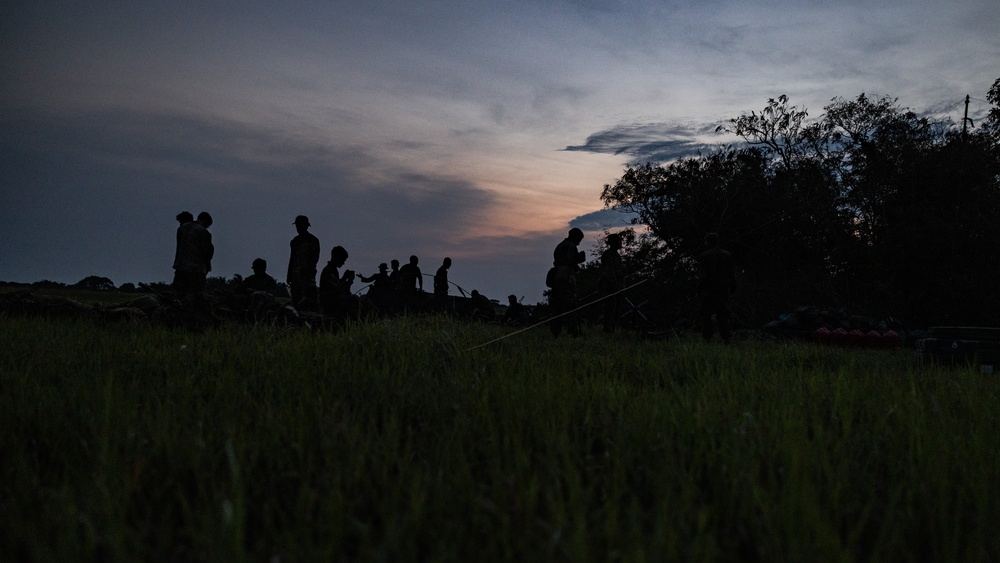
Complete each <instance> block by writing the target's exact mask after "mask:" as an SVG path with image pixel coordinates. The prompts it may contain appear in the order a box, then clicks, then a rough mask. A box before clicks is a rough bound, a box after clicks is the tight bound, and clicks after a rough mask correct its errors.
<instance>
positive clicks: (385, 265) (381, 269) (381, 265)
mask: <svg viewBox="0 0 1000 563" xmlns="http://www.w3.org/2000/svg"><path fill="white" fill-rule="evenodd" d="M388 269H389V266H388V265H387V264H386V263H385V262H382V263H381V264H379V265H378V271H380V272H384V271H386V270H388Z"/></svg>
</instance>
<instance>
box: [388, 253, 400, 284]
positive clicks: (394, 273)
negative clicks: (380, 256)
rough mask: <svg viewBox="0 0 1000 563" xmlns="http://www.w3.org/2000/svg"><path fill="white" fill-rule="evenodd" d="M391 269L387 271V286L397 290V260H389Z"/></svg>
mask: <svg viewBox="0 0 1000 563" xmlns="http://www.w3.org/2000/svg"><path fill="white" fill-rule="evenodd" d="M389 265H390V266H392V270H391V271H390V272H389V288H390V289H392V290H393V291H399V260H396V259H393V260H391V261H390V262H389Z"/></svg>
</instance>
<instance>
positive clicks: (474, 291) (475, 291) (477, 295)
mask: <svg viewBox="0 0 1000 563" xmlns="http://www.w3.org/2000/svg"><path fill="white" fill-rule="evenodd" d="M471 295H472V296H473V297H479V290H478V289H473V290H472V293H471Z"/></svg>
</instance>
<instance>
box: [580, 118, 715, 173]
mask: <svg viewBox="0 0 1000 563" xmlns="http://www.w3.org/2000/svg"><path fill="white" fill-rule="evenodd" d="M716 125H717V124H715V123H712V124H706V125H701V126H697V127H694V126H685V125H673V124H667V123H649V124H642V125H618V126H615V127H612V128H610V129H605V130H604V131H599V132H597V133H594V134H592V135H590V136H589V137H587V142H586V143H584V144H582V145H573V146H568V147H566V148H565V149H563V150H566V151H583V152H592V153H599V154H613V155H621V154H624V155H628V156H630V157H632V158H631V162H632V163H645V162H669V161H671V160H676V159H678V158H683V157H686V156H693V155H696V154H699V153H702V152H707V151H710V150H712V149H714V148H715V147H717V146H718V145H719V141H717V140H713V139H712V136H714V135H715V133H714V131H715V127H716ZM716 138H718V139H719V140H721V139H722V137H721V136H716Z"/></svg>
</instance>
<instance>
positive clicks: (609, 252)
mask: <svg viewBox="0 0 1000 563" xmlns="http://www.w3.org/2000/svg"><path fill="white" fill-rule="evenodd" d="M607 243H608V248H607V249H606V250H605V251H604V252H603V253H602V254H601V278H600V281H599V282H598V289H599V290H600V291H601V294H602V296H603V297H604V301H602V304H603V309H604V314H603V317H604V318H603V322H604V332H614V330H615V326H616V325H617V324H618V316H619V309H620V308H621V294H619V293H618V292H619V291H621V289H622V288H623V287H625V265H624V264H623V263H622V257H621V255H620V254H619V253H618V251H619V250H621V248H622V238H621V236H620V235H618V234H610V235H608V238H607Z"/></svg>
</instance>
